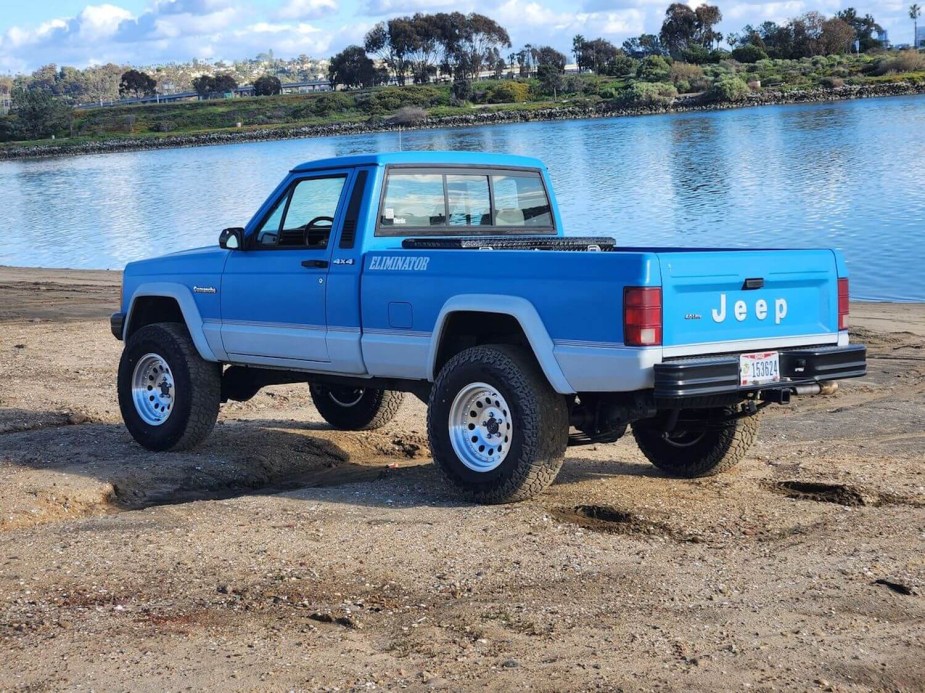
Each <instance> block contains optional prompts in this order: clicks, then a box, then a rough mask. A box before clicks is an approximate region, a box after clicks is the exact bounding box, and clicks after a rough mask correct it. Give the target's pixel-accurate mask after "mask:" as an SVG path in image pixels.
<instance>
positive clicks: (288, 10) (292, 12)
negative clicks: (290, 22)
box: [276, 0, 338, 19]
mask: <svg viewBox="0 0 925 693" xmlns="http://www.w3.org/2000/svg"><path fill="white" fill-rule="evenodd" d="M337 10H338V5H337V0H288V1H287V2H286V3H284V4H283V6H282V7H280V8H279V10H277V11H276V17H277V18H278V19H320V18H321V17H325V16H327V15H329V14H334V13H335V12H337Z"/></svg>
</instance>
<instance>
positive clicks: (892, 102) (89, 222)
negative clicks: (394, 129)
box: [0, 97, 925, 301]
mask: <svg viewBox="0 0 925 693" xmlns="http://www.w3.org/2000/svg"><path fill="white" fill-rule="evenodd" d="M922 132H925V97H903V98H889V99H870V100H863V101H852V102H840V103H834V104H815V105H806V106H780V107H763V108H753V109H745V110H735V111H720V112H715V113H696V114H684V115H666V116H649V117H643V118H616V119H608V120H589V121H566V122H553V123H526V124H517V125H502V126H491V127H481V128H469V129H450V130H432V131H420V132H405V133H404V134H403V135H402V143H403V146H404V148H405V149H458V150H483V151H497V152H510V153H515V154H527V155H531V156H536V157H539V158H541V159H543V160H544V161H545V162H546V163H547V165H548V166H549V168H550V171H551V174H552V178H553V181H554V184H555V189H556V190H557V192H558V195H559V204H560V207H561V212H562V216H563V219H564V222H565V228H566V231H567V233H571V234H576V235H608V236H614V237H616V239H617V241H618V243H619V244H622V245H677V246H714V247H717V246H730V247H748V246H751V247H769V246H771V247H819V246H824V247H836V248H840V249H841V250H843V251H844V253H845V256H846V258H847V260H848V267H849V270H850V272H851V276H852V295H853V296H854V297H855V298H863V299H869V300H895V301H925V271H923V268H925V185H923V182H925V175H923V174H925V144H923V140H922V134H921V133H922ZM398 137H399V136H398V134H396V133H384V134H371V135H358V136H351V137H331V138H318V139H308V140H290V141H281V142H261V143H253V144H237V145H228V146H218V147H199V148H193V149H169V150H159V151H150V152H131V153H124V154H106V155H95V156H81V157H75V158H70V159H52V160H39V161H26V162H0V210H2V214H3V226H4V229H5V232H4V233H3V236H2V244H0V264H4V265H21V266H32V267H75V268H121V267H122V266H123V265H124V264H125V263H126V262H128V261H130V260H135V259H138V258H143V257H149V256H151V255H156V254H161V253H166V252H171V251H174V250H181V249H183V248H191V247H195V246H201V245H209V244H213V243H216V241H217V238H218V232H219V231H220V230H221V229H222V228H224V227H226V226H240V225H243V224H244V223H245V222H246V221H247V220H248V219H249V218H250V216H251V215H252V214H253V212H254V211H255V210H256V209H257V207H258V206H259V205H260V203H261V202H262V201H263V200H264V199H265V197H266V196H267V195H268V194H269V193H270V192H271V191H272V190H273V188H274V187H275V186H276V184H277V183H278V182H279V180H281V178H282V177H283V175H284V174H285V172H286V171H287V170H288V169H289V168H290V167H291V166H293V165H294V164H296V163H299V162H302V161H307V160H311V159H315V158H320V157H328V156H335V155H341V154H352V153H358V152H375V151H387V150H394V149H397V148H398V146H399V142H398Z"/></svg>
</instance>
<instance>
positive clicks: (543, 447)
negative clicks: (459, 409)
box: [427, 345, 569, 503]
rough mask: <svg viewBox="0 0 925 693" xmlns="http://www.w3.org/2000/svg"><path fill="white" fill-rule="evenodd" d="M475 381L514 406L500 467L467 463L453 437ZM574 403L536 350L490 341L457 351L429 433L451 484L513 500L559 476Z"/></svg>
mask: <svg viewBox="0 0 925 693" xmlns="http://www.w3.org/2000/svg"><path fill="white" fill-rule="evenodd" d="M473 383H484V384H486V385H489V386H491V387H492V388H494V389H495V390H496V391H497V393H498V394H500V395H501V396H502V397H503V398H504V400H505V401H506V402H507V404H508V406H509V407H510V416H511V422H512V423H513V431H512V438H511V441H510V443H509V444H510V447H509V449H508V451H507V454H506V456H505V457H504V460H503V462H501V463H500V464H499V465H498V466H497V467H496V468H494V469H491V470H489V471H476V470H473V469H471V468H470V467H468V466H466V464H464V463H463V462H462V460H461V459H460V457H459V456H458V455H457V453H456V451H455V450H454V447H453V443H452V441H451V430H450V429H451V426H450V413H451V408H452V406H453V402H454V400H455V399H456V397H457V395H458V394H459V393H461V392H462V391H463V390H464V389H466V388H467V387H470V386H471V385H472V384H473ZM568 428H569V419H568V406H567V404H566V401H565V397H563V396H562V395H559V394H557V393H556V392H555V390H553V389H552V387H551V386H550V385H549V382H548V381H547V380H546V377H545V376H544V375H543V372H542V371H541V370H540V368H539V366H538V365H537V363H536V361H535V360H534V358H533V357H532V355H531V354H529V353H527V352H526V351H524V350H523V349H521V348H519V347H513V346H508V345H485V346H477V347H472V348H470V349H466V350H465V351H462V352H460V353H459V354H456V355H455V356H454V357H452V358H451V359H450V360H449V361H448V362H447V363H446V365H445V366H443V368H442V369H441V370H440V374H439V375H438V376H437V379H436V381H435V382H434V386H433V388H432V390H431V394H430V401H429V403H428V410H427V433H428V437H429V439H430V449H431V453H432V455H433V459H434V463H435V464H436V466H437V468H438V469H439V470H440V471H441V472H442V473H443V475H444V476H445V477H446V479H447V480H448V481H449V482H450V484H451V485H452V486H453V487H455V488H456V489H457V490H459V491H460V492H461V493H462V494H463V495H464V496H465V497H466V498H468V499H470V500H472V501H475V502H477V503H512V502H516V501H522V500H526V499H528V498H533V497H534V496H536V495H538V494H540V493H542V492H543V491H544V490H545V489H546V488H547V487H548V486H549V485H550V484H551V483H552V482H553V480H555V478H556V475H557V474H558V473H559V469H560V468H561V467H562V460H563V458H564V456H565V448H566V445H567V444H568Z"/></svg>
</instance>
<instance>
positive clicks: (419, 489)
mask: <svg viewBox="0 0 925 693" xmlns="http://www.w3.org/2000/svg"><path fill="white" fill-rule="evenodd" d="M0 464H4V465H10V466H13V467H18V468H21V469H25V470H30V471H31V472H34V473H35V474H33V475H30V478H28V480H26V481H25V484H24V485H25V487H28V488H29V489H31V490H30V491H29V493H31V494H32V495H33V496H35V497H36V498H39V497H41V498H42V499H44V500H43V503H45V504H47V502H48V499H53V500H54V502H55V503H60V504H64V505H65V506H67V505H68V503H69V502H70V503H71V505H75V504H76V505H80V506H81V507H83V508H84V510H85V511H86V512H87V513H93V512H107V511H110V510H112V509H116V510H138V509H142V508H147V507H151V506H156V505H172V504H179V503H189V502H194V501H200V500H222V499H229V498H236V497H239V496H246V495H259V494H263V495H271V494H276V493H282V492H286V491H293V490H297V489H306V488H334V487H343V486H348V485H353V484H360V483H364V482H376V485H375V486H373V487H372V488H371V489H370V488H365V489H364V490H363V492H362V493H353V492H351V493H350V496H349V503H351V504H362V505H368V506H375V507H394V504H395V503H396V502H400V503H401V504H404V505H407V504H414V505H424V504H426V505H444V506H458V505H467V503H466V502H464V501H461V500H459V497H458V496H457V494H456V493H454V491H453V490H452V489H450V488H449V487H448V486H447V485H446V484H445V482H444V481H443V479H442V477H441V476H440V474H439V473H438V472H437V470H436V469H435V468H434V466H433V465H432V464H431V460H430V450H429V448H428V446H427V440H426V436H425V435H424V434H423V432H416V431H408V430H405V429H402V428H400V427H394V428H393V427H385V428H383V429H380V430H377V431H362V432H350V431H338V430H334V429H332V428H331V427H329V426H326V425H324V424H316V423H307V422H298V421H292V420H256V421H255V420H236V421H235V420H222V421H219V423H218V424H217V425H216V428H215V431H213V433H212V435H211V436H210V437H209V438H208V439H207V440H206V442H205V443H204V444H203V445H201V446H200V447H198V448H196V449H195V450H190V451H184V452H169V453H166V452H165V453H157V452H150V451H148V450H145V449H144V448H142V447H141V446H139V445H138V444H137V443H136V442H135V441H134V440H133V439H132V438H131V436H130V435H129V434H128V432H127V431H126V430H125V428H124V426H123V425H122V424H121V423H118V424H117V423H101V422H96V421H92V420H90V419H88V418H87V417H86V416H83V415H80V414H76V413H70V412H36V411H28V410H11V409H4V410H0ZM656 475H657V473H656V472H655V471H654V470H653V469H652V468H651V467H649V466H648V465H643V464H633V463H627V462H622V461H620V460H619V459H610V460H599V459H598V460H591V459H583V458H571V457H570V458H569V459H567V460H566V462H565V464H564V465H563V468H562V471H561V472H560V474H559V477H558V479H557V480H556V485H566V484H578V483H581V482H587V481H593V480H596V479H600V480H603V479H608V478H613V477H627V476H640V477H641V476H656ZM19 486H23V484H19ZM78 497H79V498H81V501H80V503H79V504H78V503H75V502H74V501H73V499H75V498H78ZM88 497H91V498H94V499H96V500H95V501H94V503H95V504H96V505H97V506H98V507H96V508H93V507H87V505H88V503H87V501H86V499H87V498H88ZM69 499H70V500H69ZM332 499H335V497H334V496H332ZM91 505H92V504H91Z"/></svg>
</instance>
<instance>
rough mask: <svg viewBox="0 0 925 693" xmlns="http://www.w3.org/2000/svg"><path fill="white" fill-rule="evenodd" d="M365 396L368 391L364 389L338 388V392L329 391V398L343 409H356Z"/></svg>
mask: <svg viewBox="0 0 925 693" xmlns="http://www.w3.org/2000/svg"><path fill="white" fill-rule="evenodd" d="M335 393H336V394H335ZM364 394H366V390H364V389H363V388H356V389H347V388H338V389H336V390H335V389H333V388H332V389H330V390H328V397H329V398H330V399H331V401H332V402H334V403H335V404H337V405H339V406H341V407H355V406H356V405H357V404H359V403H360V400H361V399H363V395H364Z"/></svg>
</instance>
